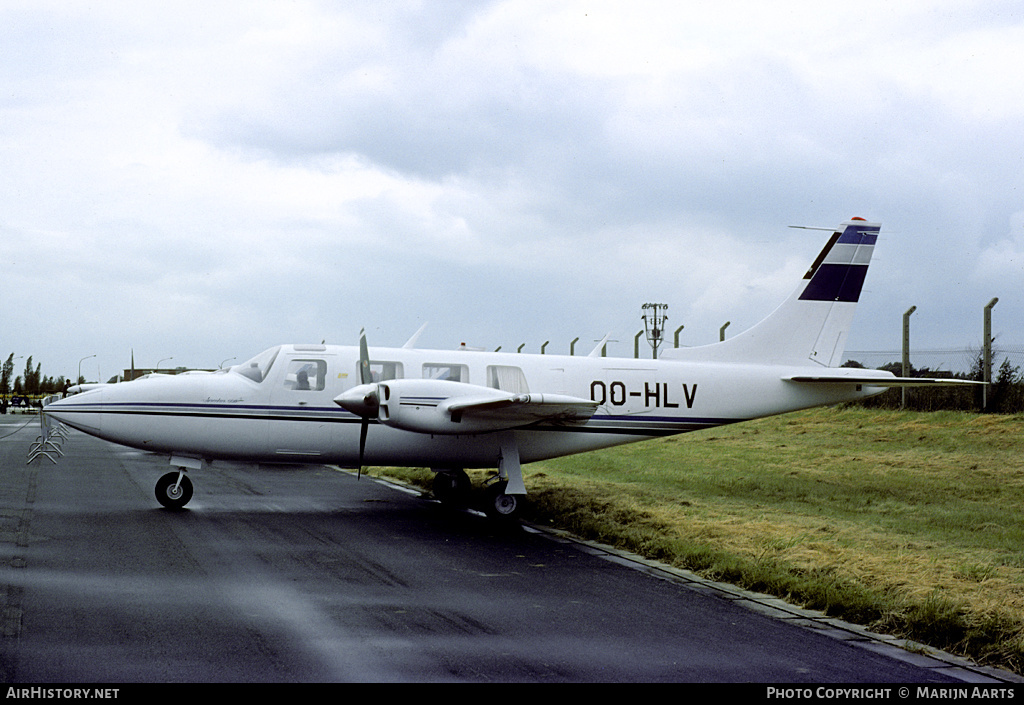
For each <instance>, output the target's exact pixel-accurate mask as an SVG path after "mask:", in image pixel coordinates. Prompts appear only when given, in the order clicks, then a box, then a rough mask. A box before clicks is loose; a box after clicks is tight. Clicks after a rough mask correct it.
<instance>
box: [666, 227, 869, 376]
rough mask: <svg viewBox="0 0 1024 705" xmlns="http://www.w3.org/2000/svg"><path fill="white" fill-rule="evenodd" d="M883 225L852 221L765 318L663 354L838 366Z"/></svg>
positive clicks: (668, 357) (722, 359)
mask: <svg viewBox="0 0 1024 705" xmlns="http://www.w3.org/2000/svg"><path fill="white" fill-rule="evenodd" d="M880 229H881V225H880V224H879V223H868V222H866V221H865V220H864V219H863V218H853V219H851V220H848V221H846V222H845V223H843V224H842V225H840V226H839V227H838V228H837V229H836V231H835V232H834V233H832V236H831V237H830V238H829V241H828V243H827V244H826V245H825V247H824V248H823V249H822V251H821V253H820V254H819V255H818V257H817V258H816V259H815V260H814V263H813V264H812V265H811V268H810V269H808V270H807V273H806V274H805V275H804V277H803V279H802V280H801V282H800V285H799V286H798V287H797V289H796V291H794V292H793V293H792V294H791V295H790V297H789V298H788V299H787V300H786V301H785V302H784V303H783V304H782V305H781V306H779V307H778V308H777V309H775V311H774V312H773V313H771V314H770V315H769V316H768V317H767V318H765V319H764V320H763V321H761V322H760V323H758V324H757V325H755V326H754V327H753V328H750V329H749V330H747V331H744V332H743V333H740V334H739V335H737V336H735V337H733V338H730V339H728V340H725V341H723V342H720V343H715V344H712V345H705V346H701V347H695V348H675V349H670V350H666V351H664V352H663V353H662V355H661V357H662V358H663V359H680V360H686V359H697V358H699V359H701V360H709V361H720V362H770V363H778V364H807V363H808V361H810V362H813V363H817V364H819V365H822V366H824V367H835V366H838V365H839V364H840V363H841V362H842V359H841V358H842V355H843V352H844V351H845V347H846V336H847V334H848V333H849V330H850V325H851V323H852V322H853V313H854V310H855V309H856V307H857V301H858V300H859V298H860V292H861V288H862V287H863V285H864V278H865V277H866V275H867V271H868V264H869V263H870V261H871V253H872V251H873V250H874V246H875V242H876V240H877V239H878V232H879V230H880Z"/></svg>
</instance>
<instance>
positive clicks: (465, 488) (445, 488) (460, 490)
mask: <svg viewBox="0 0 1024 705" xmlns="http://www.w3.org/2000/svg"><path fill="white" fill-rule="evenodd" d="M432 489H433V492H434V497H436V498H437V499H438V501H440V502H441V504H446V505H449V506H454V507H465V506H467V505H468V504H469V496H470V492H472V489H473V483H472V482H471V481H470V479H469V475H467V474H466V471H465V470H440V471H438V472H437V473H435V474H434V484H433V487H432Z"/></svg>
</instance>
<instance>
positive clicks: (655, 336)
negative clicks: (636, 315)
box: [640, 304, 668, 360]
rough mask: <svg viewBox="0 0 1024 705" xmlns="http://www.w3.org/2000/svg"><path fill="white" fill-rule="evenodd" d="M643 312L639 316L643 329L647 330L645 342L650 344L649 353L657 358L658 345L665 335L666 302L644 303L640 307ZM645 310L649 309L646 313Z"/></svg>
mask: <svg viewBox="0 0 1024 705" xmlns="http://www.w3.org/2000/svg"><path fill="white" fill-rule="evenodd" d="M640 308H641V310H642V311H644V313H643V314H642V315H641V316H640V317H641V318H643V319H644V330H646V331H647V342H648V343H650V344H651V355H652V357H653V359H655V360H657V359H658V346H659V345H661V343H662V338H663V337H664V335H665V321H667V320H668V315H667V314H666V313H665V312H666V311H668V304H644V305H643V306H641V307H640ZM647 311H650V313H649V314H648V313H647Z"/></svg>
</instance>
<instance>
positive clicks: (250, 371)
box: [231, 346, 281, 382]
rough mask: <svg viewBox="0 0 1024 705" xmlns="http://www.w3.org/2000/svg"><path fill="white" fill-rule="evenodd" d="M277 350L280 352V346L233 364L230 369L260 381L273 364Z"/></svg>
mask: <svg viewBox="0 0 1024 705" xmlns="http://www.w3.org/2000/svg"><path fill="white" fill-rule="evenodd" d="M279 352H281V348H280V346H278V347H276V348H271V349H270V350H265V351H263V352H261V353H260V354H259V355H257V356H256V357H254V358H252V359H251V360H249V361H248V362H243V363H242V364H241V365H235V366H234V367H232V368H231V370H232V371H233V372H237V373H238V374H240V375H242V376H244V377H248V378H249V379H251V380H252V381H254V382H262V381H263V380H265V379H266V378H267V373H268V372H270V367H271V366H272V365H273V364H274V360H276V359H277V354H278V353H279Z"/></svg>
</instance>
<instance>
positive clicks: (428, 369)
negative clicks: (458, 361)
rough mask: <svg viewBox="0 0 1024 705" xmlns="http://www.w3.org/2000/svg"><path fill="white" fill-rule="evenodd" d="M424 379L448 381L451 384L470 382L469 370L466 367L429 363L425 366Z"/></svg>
mask: <svg viewBox="0 0 1024 705" xmlns="http://www.w3.org/2000/svg"><path fill="white" fill-rule="evenodd" d="M423 379H446V380H448V381H449V382H468V381H469V368H468V367H466V366H465V365H448V364H445V363H442V362H428V363H427V364H425V365H424V366H423Z"/></svg>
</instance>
